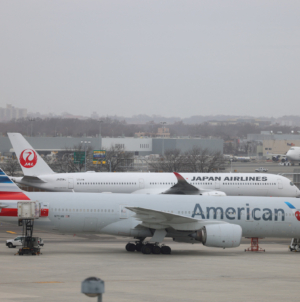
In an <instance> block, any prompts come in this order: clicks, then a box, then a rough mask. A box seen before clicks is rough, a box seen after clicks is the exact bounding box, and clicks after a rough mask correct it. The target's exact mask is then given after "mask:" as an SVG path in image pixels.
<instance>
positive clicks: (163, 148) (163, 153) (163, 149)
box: [160, 122, 166, 156]
mask: <svg viewBox="0 0 300 302" xmlns="http://www.w3.org/2000/svg"><path fill="white" fill-rule="evenodd" d="M160 124H161V125H162V126H163V143H162V155H163V156H165V124H166V122H160Z"/></svg>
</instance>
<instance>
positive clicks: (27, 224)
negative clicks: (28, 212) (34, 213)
mask: <svg viewBox="0 0 300 302" xmlns="http://www.w3.org/2000/svg"><path fill="white" fill-rule="evenodd" d="M33 224H34V219H20V220H19V226H23V236H22V237H23V240H22V247H21V248H20V249H19V251H18V252H17V254H16V255H19V256H23V255H40V254H41V248H40V245H39V237H32V233H33Z"/></svg>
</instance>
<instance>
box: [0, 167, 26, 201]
mask: <svg viewBox="0 0 300 302" xmlns="http://www.w3.org/2000/svg"><path fill="white" fill-rule="evenodd" d="M1 200H30V198H29V197H28V196H27V195H26V194H25V193H24V192H23V191H22V190H21V189H20V188H19V187H18V186H17V185H16V184H15V183H14V182H13V181H12V180H11V179H10V178H9V177H8V176H7V175H6V174H5V173H4V172H3V170H1V169H0V201H1Z"/></svg>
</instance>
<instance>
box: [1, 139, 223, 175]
mask: <svg viewBox="0 0 300 302" xmlns="http://www.w3.org/2000/svg"><path fill="white" fill-rule="evenodd" d="M74 152H86V161H85V160H84V161H80V162H76V161H74ZM43 158H44V160H45V161H46V162H47V164H48V165H49V166H50V167H51V169H52V170H53V171H54V172H57V173H71V172H84V171H95V172H128V171H140V166H138V165H135V160H137V161H139V159H140V158H139V157H135V156H134V153H133V152H128V151H126V150H125V149H124V148H122V147H120V146H111V147H110V148H106V158H105V160H104V161H105V162H104V163H98V164H94V160H93V149H92V147H90V146H89V147H88V148H87V149H86V151H84V147H83V146H82V145H81V144H79V145H77V146H74V147H73V148H72V150H66V151H65V152H61V153H59V154H57V155H56V156H53V157H51V156H44V157H43ZM143 163H144V171H150V172H206V173H212V172H218V171H220V170H223V169H225V167H226V165H227V163H226V161H225V160H224V158H223V155H222V154H221V153H220V152H212V151H209V150H208V149H201V148H199V147H194V148H193V149H191V150H189V151H187V152H184V153H182V152H181V151H180V150H179V149H173V150H166V151H165V154H164V156H159V157H153V156H146V157H144V158H143ZM146 167H147V168H146ZM2 168H3V170H4V171H5V172H6V173H7V174H8V175H10V176H15V175H16V172H17V171H20V170H21V169H20V165H19V163H18V160H17V159H16V158H9V159H8V160H7V161H6V162H5V163H4V164H3V167H2Z"/></svg>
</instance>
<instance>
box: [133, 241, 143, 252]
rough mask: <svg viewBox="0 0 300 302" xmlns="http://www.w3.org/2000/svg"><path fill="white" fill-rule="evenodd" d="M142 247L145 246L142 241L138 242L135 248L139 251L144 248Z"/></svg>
mask: <svg viewBox="0 0 300 302" xmlns="http://www.w3.org/2000/svg"><path fill="white" fill-rule="evenodd" d="M142 247H143V244H142V243H137V244H136V245H135V250H136V251H137V252H140V251H141V250H142Z"/></svg>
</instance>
